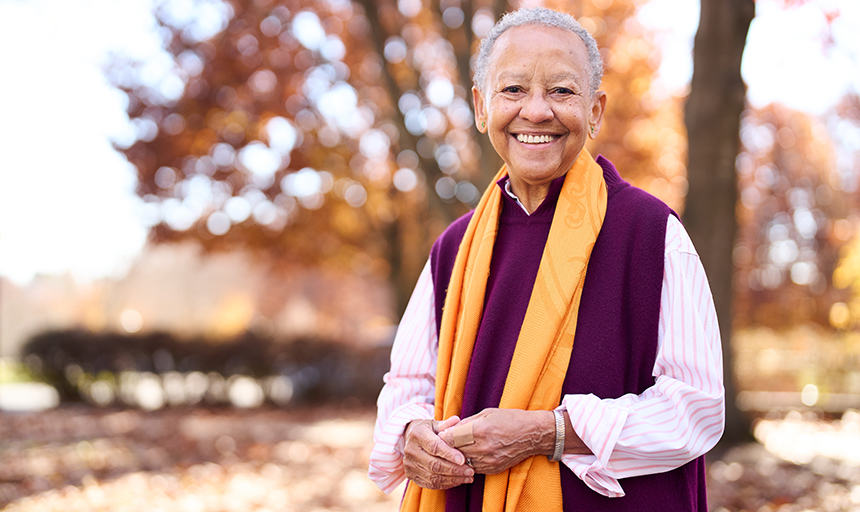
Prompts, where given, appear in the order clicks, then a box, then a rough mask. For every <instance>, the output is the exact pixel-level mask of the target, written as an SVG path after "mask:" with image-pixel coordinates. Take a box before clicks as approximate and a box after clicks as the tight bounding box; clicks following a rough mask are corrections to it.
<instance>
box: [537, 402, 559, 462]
mask: <svg viewBox="0 0 860 512" xmlns="http://www.w3.org/2000/svg"><path fill="white" fill-rule="evenodd" d="M537 412H538V413H540V421H539V423H538V424H539V425H540V429H539V435H540V437H539V440H538V444H537V450H536V453H535V454H534V455H544V456H546V457H552V454H553V452H554V450H555V415H554V414H553V412H552V411H537Z"/></svg>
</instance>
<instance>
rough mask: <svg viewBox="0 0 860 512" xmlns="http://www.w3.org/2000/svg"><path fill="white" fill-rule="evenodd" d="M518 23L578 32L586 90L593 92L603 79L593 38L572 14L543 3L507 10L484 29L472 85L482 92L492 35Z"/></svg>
mask: <svg viewBox="0 0 860 512" xmlns="http://www.w3.org/2000/svg"><path fill="white" fill-rule="evenodd" d="M522 25H544V26H547V27H556V28H560V29H563V30H567V31H569V32H573V33H574V34H576V35H578V36H579V38H580V39H582V42H583V43H585V48H586V50H588V74H589V79H588V80H589V81H588V89H589V93H590V94H591V95H592V96H593V95H594V93H596V92H597V89H599V88H600V81H601V80H602V79H603V58H601V57H600V52H599V51H598V50H597V41H595V40H594V38H593V37H592V36H591V34H589V33H588V31H587V30H585V29H584V28H582V25H580V24H579V22H578V21H576V20H575V19H574V18H573V16H571V15H570V14H567V13H564V12H559V11H553V10H552V9H547V8H546V7H533V8H529V9H519V10H516V11H514V12H509V13H507V14H505V15H504V16H502V18H501V19H500V20H499V21H498V22H497V23H496V24H495V25H493V28H492V29H491V30H490V31H489V32H488V33H487V37H485V38H484V40H483V41H481V46H480V48H479V50H478V59H477V61H476V62H475V78H474V84H475V87H477V88H478V89H479V90H480V91H481V92H482V93H485V92H486V86H487V67H488V66H489V65H490V55H491V54H492V53H493V46H494V45H495V44H496V39H498V38H499V36H500V35H502V34H503V33H504V32H505V31H506V30H508V29H511V28H514V27H519V26H522Z"/></svg>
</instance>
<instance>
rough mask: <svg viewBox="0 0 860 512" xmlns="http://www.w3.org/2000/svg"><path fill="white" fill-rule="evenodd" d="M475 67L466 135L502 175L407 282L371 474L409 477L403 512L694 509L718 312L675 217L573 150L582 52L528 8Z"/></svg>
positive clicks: (592, 73)
mask: <svg viewBox="0 0 860 512" xmlns="http://www.w3.org/2000/svg"><path fill="white" fill-rule="evenodd" d="M477 63H478V65H477V70H476V74H475V85H474V87H473V89H472V93H473V100H474V104H475V122H476V124H477V127H478V130H479V131H480V132H482V133H487V134H488V135H489V139H490V142H491V143H492V146H493V148H494V149H495V150H496V152H497V153H498V154H499V156H500V157H501V158H502V160H503V161H504V163H505V165H504V166H503V167H502V169H501V170H500V171H499V173H498V175H497V176H496V180H497V181H496V183H494V184H492V185H491V186H490V187H489V188H488V189H487V190H486V191H485V192H484V194H483V197H482V198H481V200H480V202H479V203H478V206H477V208H476V209H475V210H474V211H473V212H471V213H469V214H467V215H465V216H463V217H461V218H460V219H458V220H457V221H455V222H454V223H453V224H452V225H451V226H450V227H449V228H448V229H447V230H446V231H445V232H444V233H443V234H442V235H441V236H440V237H439V239H438V240H437V241H436V243H435V244H434V246H433V249H432V251H431V255H430V260H429V262H428V264H427V265H426V266H425V269H424V272H423V273H422V275H421V277H420V278H419V282H418V284H417V285H416V287H415V292H414V294H413V296H412V299H411V300H410V302H409V306H408V307H407V309H406V312H405V314H404V317H403V320H402V321H401V324H400V327H399V328H398V331H397V335H396V338H395V341H394V346H393V348H392V354H391V370H390V372H389V373H388V374H387V376H386V385H385V388H384V389H383V390H382V392H381V394H380V397H379V401H378V404H379V413H378V419H377V425H376V432H375V436H374V439H375V442H376V445H375V447H374V450H373V452H372V454H371V458H370V476H371V478H372V479H374V480H375V481H376V482H377V484H378V485H379V486H380V488H382V489H383V490H384V491H386V492H391V491H392V490H393V489H394V488H395V487H396V486H397V485H398V484H399V483H400V482H401V481H402V480H403V479H404V478H408V479H409V480H411V482H412V483H413V484H414V485H409V486H408V487H407V492H406V496H405V498H404V500H403V505H402V507H401V510H406V511H413V510H437V511H442V510H445V511H447V512H451V511H466V510H475V511H477V510H489V511H501V510H523V511H530V510H559V511H560V510H563V509H568V508H570V507H571V506H572V505H571V504H572V503H575V504H576V507H577V509H582V510H601V511H615V510H618V511H633V510H635V511H637V512H642V511H652V510H653V511H661V512H664V511H676V510H677V511H681V510H684V511H689V510H698V511H702V512H703V511H704V510H706V508H707V505H706V500H705V487H704V458H703V456H702V455H703V454H704V453H705V452H706V451H707V450H709V449H710V448H711V447H712V446H714V444H716V442H717V440H718V439H719V437H720V435H721V433H722V429H723V386H722V368H721V360H722V357H721V353H720V338H719V332H718V330H717V328H716V325H717V322H716V316H715V313H714V309H713V304H712V301H711V298H710V292H709V290H708V285H707V279H706V277H705V275H704V271H703V269H702V266H701V263H700V262H699V259H698V257H697V255H696V253H695V249H694V248H693V246H692V244H691V242H690V240H689V237H688V236H687V234H686V232H685V231H684V229H683V227H682V226H681V224H680V222H679V221H678V220H677V218H676V217H675V216H674V215H673V212H672V211H671V210H670V209H669V208H668V207H667V206H666V205H665V204H663V203H662V202H660V201H659V200H657V199H656V198H654V197H653V196H650V195H648V194H646V193H645V192H643V191H641V190H639V189H636V188H634V187H632V186H630V185H629V184H628V183H626V182H625V181H624V180H622V179H621V176H620V175H619V174H618V172H617V171H616V169H615V167H614V165H613V164H612V163H611V162H609V161H608V160H606V159H605V158H603V157H598V158H597V159H596V160H595V159H594V158H592V156H591V155H590V154H589V153H588V151H586V150H585V149H584V146H585V142H586V141H587V140H588V138H589V137H591V138H595V137H597V136H598V134H599V132H600V128H601V123H602V120H603V113H604V110H605V107H606V103H607V96H606V94H605V93H604V92H602V91H600V90H599V86H600V80H601V74H602V64H601V62H600V54H599V53H598V51H597V45H596V43H595V41H594V39H593V38H592V37H591V35H590V34H588V32H586V31H585V30H583V29H582V27H581V26H580V25H579V24H578V23H577V22H576V20H574V19H573V18H572V17H571V16H569V15H567V14H564V13H560V12H556V11H551V10H549V9H545V8H535V9H523V10H519V11H516V12H514V13H511V14H508V15H506V16H505V17H504V18H502V19H501V20H500V21H499V22H498V23H497V24H496V25H495V26H494V27H493V28H492V30H490V31H489V33H488V34H487V37H486V39H485V40H484V41H483V43H482V45H481V49H480V53H479V55H478V58H477ZM626 269H635V272H630V271H627V270H626Z"/></svg>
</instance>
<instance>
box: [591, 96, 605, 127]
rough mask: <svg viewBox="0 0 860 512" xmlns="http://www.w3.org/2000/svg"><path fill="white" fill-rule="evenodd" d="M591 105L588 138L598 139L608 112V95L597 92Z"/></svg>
mask: <svg viewBox="0 0 860 512" xmlns="http://www.w3.org/2000/svg"><path fill="white" fill-rule="evenodd" d="M592 101H593V103H592V104H591V112H589V115H588V136H589V137H591V138H592V139H594V138H597V134H598V133H600V127H601V126H602V125H603V113H604V112H606V93H605V92H603V91H597V92H596V93H594V99H593V100H592Z"/></svg>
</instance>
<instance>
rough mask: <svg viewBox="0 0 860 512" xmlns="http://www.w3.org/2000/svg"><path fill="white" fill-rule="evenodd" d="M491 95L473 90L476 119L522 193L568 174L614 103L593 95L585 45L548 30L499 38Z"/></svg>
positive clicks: (527, 29) (523, 29)
mask: <svg viewBox="0 0 860 512" xmlns="http://www.w3.org/2000/svg"><path fill="white" fill-rule="evenodd" d="M484 89H485V91H484V92H483V93H482V91H480V90H478V89H475V88H473V90H472V94H473V98H474V101H475V120H476V122H477V123H478V129H479V130H481V131H482V132H483V131H486V132H488V133H489V136H490V141H491V142H492V144H493V147H494V148H495V150H496V151H497V152H498V153H499V156H501V157H502V160H504V161H505V163H506V164H507V166H508V172H509V174H510V176H511V182H512V185H514V188H515V189H516V187H517V184H518V183H522V184H524V185H545V184H548V183H549V182H550V181H552V180H553V179H555V178H557V177H559V176H562V175H563V174H565V173H566V172H567V171H568V170H569V169H570V167H571V166H572V165H573V163H574V162H575V161H576V158H577V156H579V153H580V151H582V148H583V146H585V142H586V140H587V138H588V137H589V135H591V136H592V137H594V136H596V134H597V132H598V131H599V129H600V123H601V121H602V118H603V109H604V106H605V105H606V95H605V94H604V93H603V92H598V93H596V94H594V96H593V97H592V95H591V94H590V93H589V73H588V51H587V50H586V47H585V43H583V42H582V39H580V38H579V36H577V35H576V34H574V33H572V32H568V31H567V30H563V29H560V28H555V27H546V26H542V25H523V26H519V27H515V28H512V29H509V30H507V31H505V32H504V33H503V34H502V35H501V36H500V37H499V38H498V39H497V40H496V43H495V45H494V48H493V52H492V54H491V55H490V61H489V66H488V76H487V83H486V86H485V87H484ZM592 126H593V127H594V132H593V133H591V127H592Z"/></svg>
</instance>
